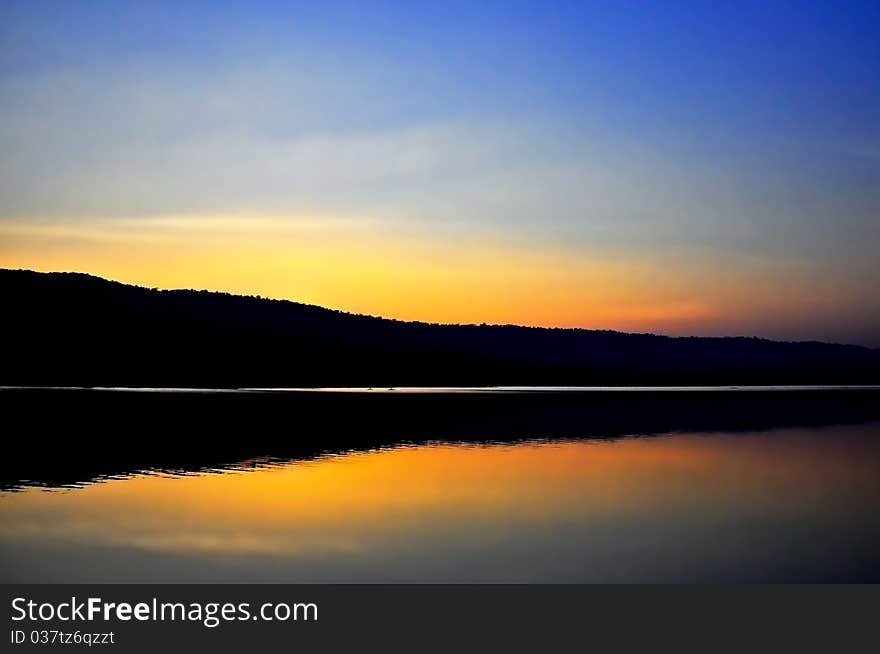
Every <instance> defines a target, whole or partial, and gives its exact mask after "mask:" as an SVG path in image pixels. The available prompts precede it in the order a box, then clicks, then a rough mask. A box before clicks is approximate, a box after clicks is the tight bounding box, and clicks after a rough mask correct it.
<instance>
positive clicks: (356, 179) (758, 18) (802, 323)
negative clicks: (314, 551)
mask: <svg viewBox="0 0 880 654" xmlns="http://www.w3.org/2000/svg"><path fill="white" fill-rule="evenodd" d="M0 18H2V20H0V230H3V229H5V230H6V232H5V234H6V235H5V237H4V233H3V232H2V231H0V240H5V241H6V244H5V245H4V244H3V243H2V241H0V257H2V258H3V259H5V260H6V261H7V262H8V263H9V264H10V265H11V264H16V265H26V264H28V261H33V262H34V263H33V267H39V266H43V267H45V266H48V265H51V264H52V260H51V258H49V257H48V254H47V253H48V252H50V251H53V252H54V251H60V250H62V249H63V248H64V247H65V246H64V243H61V242H60V241H59V238H60V237H58V236H57V230H56V231H54V232H53V231H51V228H55V227H57V226H58V225H62V226H63V227H64V230H65V231H64V234H65V235H66V236H65V238H67V239H68V241H70V242H69V243H68V244H67V247H68V250H67V252H68V254H69V256H65V257H61V258H58V259H57V262H58V265H62V264H70V265H76V266H78V267H79V268H83V269H88V268H93V269H94V270H90V271H91V272H103V273H105V274H116V275H117V276H122V277H125V276H126V275H125V271H124V270H123V269H121V268H118V267H117V268H114V267H113V266H110V265H109V264H108V263H107V258H106V256H103V255H101V256H97V255H96V254H95V252H96V251H95V250H88V252H89V254H88V255H86V254H85V252H86V250H82V251H81V255H80V258H77V257H75V256H74V254H73V253H74V252H75V251H76V248H77V247H80V245H81V243H82V242H83V240H87V239H89V238H97V236H96V234H99V233H100V232H102V230H105V231H106V230H108V229H111V230H115V229H119V226H120V225H123V226H124V225H135V224H139V225H140V224H142V223H143V221H144V220H150V219H153V218H155V219H159V220H166V221H167V220H168V219H169V217H173V218H174V221H177V222H175V224H179V222H180V221H184V222H185V221H186V220H187V218H188V217H190V218H191V219H192V221H193V222H192V223H191V225H192V226H193V230H192V231H193V238H195V237H197V236H198V233H199V230H200V229H210V228H209V227H205V225H206V224H208V223H206V222H205V221H206V217H224V220H225V219H226V218H228V217H230V216H235V217H237V219H238V220H240V221H241V224H240V225H239V226H238V227H237V229H240V230H244V231H247V229H248V226H247V225H248V223H247V220H248V217H252V219H253V220H263V221H264V222H263V223H261V224H265V220H266V219H267V217H268V218H270V219H271V220H272V221H275V222H274V223H273V224H278V225H280V226H282V227H283V226H284V225H285V224H286V221H288V222H290V223H291V224H292V223H297V224H298V222H297V221H300V222H301V221H302V220H303V217H304V216H307V217H308V218H309V220H310V221H311V222H312V223H314V222H317V223H319V224H320V223H321V222H322V221H325V222H326V224H327V225H331V224H332V225H336V224H338V223H339V221H345V222H346V224H353V225H354V228H353V230H352V232H351V233H352V234H353V236H352V238H353V239H358V238H363V239H364V242H370V243H372V242H374V241H375V239H376V238H379V237H387V240H388V242H389V243H392V242H393V243H398V244H399V243H403V242H404V241H403V240H401V239H404V240H405V239H414V240H415V241H417V242H419V243H428V244H431V247H432V248H436V249H437V251H438V254H437V256H438V258H442V255H443V254H444V253H451V252H453V251H456V248H460V247H461V246H462V244H463V243H467V244H469V247H472V248H475V251H476V250H479V248H485V249H486V250H487V251H491V252H492V253H494V254H493V256H494V257H495V259H493V260H502V259H504V256H505V255H504V254H503V253H504V252H508V253H509V257H508V259H507V260H506V261H508V262H514V261H519V260H520V257H525V259H522V260H523V261H525V260H530V259H529V257H532V256H539V255H540V258H541V261H551V262H552V261H553V260H554V257H556V258H558V260H559V261H561V262H565V263H564V264H563V265H562V267H565V266H568V267H571V266H574V268H576V270H574V272H573V273H572V274H573V275H574V277H576V278H577V279H578V280H580V281H578V282H577V283H575V282H572V283H571V286H572V290H571V294H569V295H568V296H566V298H560V299H559V306H555V305H554V306H553V307H544V308H543V309H541V308H540V307H539V308H535V301H534V298H518V297H517V295H516V290H515V289H514V288H513V287H514V286H516V285H508V286H510V287H511V288H510V289H508V290H507V291H505V292H507V293H508V295H509V296H507V298H506V300H505V307H506V308H505V310H504V311H503V312H496V313H491V315H489V319H496V318H497V319H504V320H510V321H513V322H526V323H535V322H537V323H541V324H544V323H548V322H550V323H554V324H556V323H560V324H574V323H576V324H581V323H585V324H583V326H587V327H589V326H597V327H620V328H627V329H629V328H633V329H644V330H651V331H654V330H656V331H665V332H669V333H694V332H696V333H756V334H760V335H768V336H773V337H779V338H823V339H831V340H847V341H855V342H864V343H869V344H874V345H880V301H878V299H877V297H876V296H877V295H878V294H877V293H876V292H875V289H874V286H875V280H876V279H877V278H878V276H880V257H878V255H877V253H876V246H877V243H878V237H880V127H878V125H880V121H878V117H880V38H878V37H880V5H878V4H877V3H868V2H863V3H856V2H834V3H832V2H790V3H786V2H773V3H766V2H761V3H757V2H755V3H751V2H740V3H726V4H724V3H712V2H664V3H640V2H615V3H588V2H555V3H547V2H503V3H502V2H490V3H481V2H461V3H441V2H437V3H392V2H322V3H281V2H273V3H260V2H246V3H244V2H242V3H222V2H211V3H186V2H175V3H161V2H144V3H138V2H130V3H128V2H127V3H118V2H115V3H114V2H106V3H105V2H64V3H59V2H6V3H4V5H3V8H2V9H0ZM138 221H140V222H138ZM157 224H158V223H157ZM211 224H216V223H211ZM224 224H228V223H224ZM310 224H311V223H310ZM4 225H5V227H4ZM78 226H79V227H80V228H81V230H82V232H81V233H80V234H79V235H74V236H71V234H72V233H73V232H71V230H74V231H75V230H76V229H77V227H78ZM328 229H329V227H328ZM28 230H30V231H28ZM47 230H49V231H47ZM383 235H384V236H383ZM142 238H144V236H143V234H142V233H141V232H137V233H132V235H131V239H130V242H128V243H127V244H126V246H127V247H130V248H137V247H138V239H142ZM209 241H210V234H206V239H204V242H209ZM406 242H407V243H410V241H406ZM169 247H170V246H169ZM180 247H183V246H180ZM187 247H191V244H190V245H189V246H187ZM389 247H390V246H389ZM395 247H396V248H397V250H399V249H401V248H404V247H410V246H409V245H407V246H404V245H398V246H395ZM146 251H147V250H146V249H143V248H142V249H141V250H139V252H141V253H143V252H146ZM395 251H396V250H395ZM38 255H39V256H38ZM291 256H294V255H293V254H292V255H291ZM340 256H341V255H340ZM88 257H91V258H88ZM102 257H103V258H102ZM3 259H0V263H2V262H3ZM331 259H332V257H331ZM250 261H252V259H250ZM71 262H73V263H71ZM572 262H574V263H572ZM578 262H581V263H580V264H578ZM596 262H607V266H606V268H602V267H601V266H600V267H599V268H598V269H596V268H590V270H586V269H585V268H584V266H586V265H587V263H590V265H592V264H595V263H596ZM646 262H647V263H646ZM92 264H94V265H92ZM618 264H620V265H624V267H625V266H626V265H629V267H630V269H631V270H633V271H634V272H633V273H632V275H631V276H630V278H626V279H625V277H626V274H625V273H623V272H614V274H610V273H609V274H608V275H607V276H605V275H604V273H602V272H597V270H606V269H607V270H612V269H614V266H616V265H618ZM156 265H157V266H159V265H160V262H158V261H157V264H156ZM330 265H332V264H330ZM400 265H401V266H403V265H404V264H403V263H401V264H400ZM542 265H549V264H542ZM242 266H244V264H243V263H242ZM578 266H580V267H578ZM562 267H561V268H560V270H561V269H562ZM144 270H145V269H144ZM144 270H140V271H139V272H138V274H137V275H134V276H130V277H131V281H138V282H144V283H145V282H147V281H148V280H146V279H144V278H143V277H144V276H145V275H146V276H148V274H147V272H144ZM615 270H616V269H615ZM186 272H187V273H189V274H192V272H193V270H192V268H187V270H186ZM270 273H271V271H268V270H267V272H266V274H265V276H264V277H259V278H254V279H253V280H252V285H255V286H256V287H255V288H253V289H252V290H253V292H260V291H261V290H265V288H264V286H266V285H267V284H268V287H269V292H273V293H276V294H278V293H283V294H284V295H285V296H290V297H300V296H301V294H302V293H300V292H298V291H299V290H302V291H303V292H305V291H306V290H308V293H307V294H309V293H310V295H309V298H310V299H313V300H314V301H317V302H320V303H335V304H336V305H340V304H342V305H346V304H351V302H352V301H353V300H352V299H351V297H352V295H345V294H339V293H337V294H334V293H329V292H328V293H327V294H325V295H321V293H320V292H318V291H317V290H315V289H305V287H298V286H297V285H296V284H294V285H293V287H292V288H290V290H289V291H286V290H285V289H286V288H287V287H286V286H283V285H280V282H279V284H277V285H276V284H271V283H269V282H268V281H266V280H268V279H269V276H270ZM297 274H305V273H297ZM313 274H315V275H321V274H323V272H322V271H321V270H315V271H313ZM400 274H401V275H406V270H405V269H403V268H401V271H400ZM437 274H441V273H437ZM558 274H560V275H561V274H562V273H558ZM182 275H183V271H182V272H181V277H180V278H179V283H180V284H182V285H186V279H184V278H183V276H182ZM501 275H502V273H501V272H496V273H487V276H485V277H481V276H480V275H479V274H477V273H474V284H475V285H477V286H480V285H481V284H482V285H484V287H485V289H486V293H487V294H489V293H490V292H491V293H495V292H497V288H496V286H497V284H498V283H500V282H498V279H499V277H500V276H501ZM551 277H552V276H551ZM261 279H262V280H263V281H260V280H261ZM548 279H550V277H548ZM652 279H653V280H655V281H656V284H657V297H658V298H660V299H661V300H662V299H663V298H666V299H665V300H663V301H667V303H668V307H669V311H665V312H664V311H661V310H660V309H659V308H658V307H653V308H650V307H648V308H646V310H645V312H644V315H645V319H644V320H641V321H640V320H638V319H637V318H636V316H638V309H639V306H638V303H639V302H644V301H645V300H644V293H642V292H641V291H639V292H636V290H634V289H636V288H638V289H642V288H643V287H645V288H647V286H648V285H649V282H650V281H651V280H652ZM203 280H204V283H206V284H208V283H211V278H210V277H204V276H197V279H196V280H194V281H193V284H195V283H197V282H201V281H203ZM285 280H286V281H285V284H286V283H288V282H289V279H288V278H286V277H285ZM708 280H715V281H708ZM175 281H178V280H177V279H175ZM606 281H607V282H608V283H616V284H620V287H621V291H620V297H621V298H624V299H622V300H620V302H618V304H619V305H620V306H618V308H617V309H615V310H614V311H611V310H609V311H600V310H598V309H597V311H596V312H594V313H593V314H591V313H590V311H589V308H590V307H592V306H598V305H597V304H596V303H597V302H600V301H604V302H606V303H607V302H609V301H610V300H608V298H606V297H605V295H604V294H598V291H597V292H592V293H591V292H586V293H585V295H584V296H583V297H580V296H578V295H577V290H576V289H577V287H578V286H579V284H580V285H581V286H583V287H585V288H587V289H588V290H589V289H590V288H593V287H596V288H598V287H599V286H600V285H601V284H602V283H603V282H606ZM168 283H171V281H170V280H169V282H168ZM218 283H219V282H218ZM377 283H379V282H377ZM547 283H548V284H551V283H556V282H552V281H548V282H547ZM224 284H226V282H224ZM493 284H495V285H496V286H493ZM226 285H227V286H228V285H229V284H226ZM233 286H234V287H235V288H236V289H237V290H248V289H249V288H250V287H249V286H246V285H245V286H236V285H233ZM756 287H760V292H758V293H757V296H754V295H753V294H752V291H751V289H753V288H756ZM436 288H437V292H438V293H443V292H444V291H443V285H442V284H441V283H439V281H438V283H437V287H436ZM493 289H494V290H493ZM350 290H351V294H354V293H355V290H357V289H355V288H354V287H353V286H352V288H351V289H350ZM362 290H364V293H365V294H366V295H367V296H368V295H369V292H368V291H369V290H370V289H362ZM459 290H460V289H458V288H457V287H452V286H450V287H449V288H447V289H446V291H445V292H447V293H453V292H459ZM413 292H415V291H413ZM532 292H538V291H534V290H533V291H532ZM664 294H665V295H664ZM599 295H602V297H603V298H605V299H604V300H603V299H602V298H599ZM404 296H405V294H403V295H400V294H398V295H395V294H394V293H391V292H390V291H388V292H386V293H385V294H384V295H382V297H384V298H385V300H383V302H386V303H385V304H382V303H381V302H380V303H379V304H380V306H377V307H376V308H375V309H374V310H373V311H370V312H371V313H386V314H394V315H401V316H405V317H419V316H416V315H413V314H412V313H410V312H408V310H406V309H405V307H407V306H411V305H412V302H413V300H412V299H411V298H410V299H407V298H406V297H404ZM394 297H397V298H398V300H397V301H398V302H399V305H395V304H394V300H393V299H391V298H394ZM793 298H794V299H793ZM374 299H375V301H377V302H378V301H379V298H378V296H377V297H376V298H374ZM752 299H754V301H752ZM518 302H519V305H520V306H524V307H527V308H526V309H523V312H522V315H521V317H519V316H518V314H517V312H516V310H515V308H516V306H517V304H518ZM566 302H567V303H568V305H569V306H576V307H578V309H577V311H574V312H570V315H569V314H566V313H565V311H564V307H563V305H564V304H565V303H566ZM661 304H662V302H661ZM447 305H448V303H447V304H444V303H443V302H438V306H447ZM623 305H626V306H625V307H624V308H621V307H622V306H623ZM685 305H686V306H688V307H691V308H693V311H691V310H690V309H689V310H688V311H690V313H689V312H688V311H685V312H684V313H682V314H681V316H680V319H678V318H674V316H675V315H678V314H676V312H675V311H673V308H674V307H681V306H685ZM413 306H414V305H413ZM419 306H422V305H419ZM396 307H397V308H396ZM695 307H699V310H697V309H696V308H695ZM340 308H351V307H349V306H340ZM357 308H359V309H364V310H368V309H369V307H364V306H358V307H357ZM624 309H625V310H624ZM499 311H500V310H499ZM535 316H538V317H537V318H535ZM591 316H595V317H596V318H595V321H594V320H593V319H591ZM615 316H617V317H616V318H615ZM652 316H653V318H652ZM657 316H661V318H657ZM662 316H667V317H666V318H663V317H662ZM668 316H673V318H668ZM427 317H429V318H431V319H442V317H443V315H442V312H440V313H439V314H437V315H433V314H432V315H431V316H427ZM479 318H480V316H478V315H476V313H467V314H463V313H461V312H456V311H452V313H451V314H450V319H451V320H459V319H474V320H478V319H479ZM603 321H604V322H603ZM615 321H617V322H615ZM652 321H653V322H652Z"/></svg>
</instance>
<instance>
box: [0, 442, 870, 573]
mask: <svg viewBox="0 0 880 654" xmlns="http://www.w3.org/2000/svg"><path fill="white" fill-rule="evenodd" d="M836 429H837V431H838V432H839V431H841V429H843V431H844V434H845V438H839V437H829V436H827V435H824V434H822V433H821V431H818V432H810V433H808V434H804V433H801V432H797V431H791V432H787V433H776V434H774V435H772V437H771V436H767V435H760V434H753V435H742V434H741V435H733V436H724V437H718V436H711V435H709V436H700V435H687V436H680V435H679V436H670V437H660V438H628V439H623V440H616V441H589V442H561V443H525V444H515V445H491V446H465V445H435V446H421V447H400V448H396V449H391V450H384V451H377V452H368V453H352V454H346V455H340V456H332V457H326V458H322V459H318V460H315V461H309V462H299V463H291V464H286V465H281V466H273V467H262V468H259V469H257V470H256V471H254V472H227V473H225V474H202V475H193V476H184V477H170V476H160V475H150V476H135V477H130V478H127V479H114V480H108V481H104V482H102V483H97V484H92V485H89V486H86V487H84V488H78V489H70V490H62V491H55V492H47V491H44V490H39V489H28V490H25V491H22V492H19V493H11V494H5V495H3V496H2V497H0V525H2V526H0V539H2V541H3V545H4V548H8V547H9V546H10V545H11V544H13V543H20V544H24V543H26V542H28V541H35V542H36V541H39V542H46V541H59V542H77V543H80V544H83V543H85V544H97V545H101V546H114V547H129V548H137V549H146V550H151V551H159V552H161V551H174V552H191V553H199V554H200V555H202V556H205V555H212V556H222V555H224V554H231V553H235V554H248V553H250V554H254V555H257V554H262V555H272V556H278V557H289V556H297V555H300V554H303V553H310V554H327V553H337V554H344V553H346V552H348V553H356V552H364V551H377V550H382V549H384V548H389V549H395V548H397V549H399V548H406V547H409V546H412V547H418V546H420V545H419V544H420V543H423V541H424V540H425V539H426V538H430V539H431V540H432V542H435V543H436V542H447V543H448V542H455V543H458V544H459V545H462V544H464V545H467V546H474V545H475V544H479V543H486V542H503V541H504V540H505V539H509V538H515V537H518V536H521V535H522V534H523V532H524V530H526V531H528V530H542V529H543V530H548V529H557V528H560V525H562V526H563V527H564V526H565V525H567V524H572V523H577V524H579V525H582V526H585V527H587V528H588V527H589V525H590V524H594V523H595V524H597V525H599V524H607V523H608V522H609V521H623V522H627V521H639V520H645V519H648V520H657V519H661V520H662V517H663V516H666V515H668V516H677V518H676V519H680V518H681V516H683V515H686V516H687V517H688V519H689V520H692V521H695V522H700V521H705V520H717V519H718V517H719V514H720V515H722V517H723V515H724V514H725V512H742V511H746V512H749V513H750V514H768V515H775V516H781V517H783V518H796V517H797V516H798V515H800V514H803V513H809V514H812V515H815V514H817V513H818V514H822V513H825V512H831V511H839V510H840V506H846V502H849V501H851V500H858V499H859V498H861V499H862V500H864V498H866V497H871V498H876V497H877V493H878V481H877V480H878V472H880V470H878V465H877V458H876V457H875V456H863V452H862V450H863V449H864V450H867V449H869V448H873V449H871V451H872V452H873V451H874V449H876V445H875V439H873V438H871V433H869V432H867V431H864V428H862V427H851V428H836ZM860 444H861V445H860Z"/></svg>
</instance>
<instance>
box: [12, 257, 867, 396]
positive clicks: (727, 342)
mask: <svg viewBox="0 0 880 654" xmlns="http://www.w3.org/2000/svg"><path fill="white" fill-rule="evenodd" d="M0 292H2V294H3V297H2V301H3V303H4V305H5V307H6V311H5V313H6V314H7V318H6V319H5V320H4V321H3V325H2V327H0V335H2V336H3V337H4V339H5V342H7V343H13V342H14V343H17V344H18V345H19V347H16V348H14V350H13V355H12V356H11V357H10V358H9V359H8V361H7V365H5V366H3V367H2V368H0V383H13V382H15V383H24V382H28V383H37V384H44V383H45V384H48V383H54V382H58V381H60V380H67V381H80V382H87V381H95V382H96V384H95V385H100V384H103V383H104V382H107V383H114V384H115V383H121V382H125V384H126V385H134V386H138V385H149V384H153V383H157V382H161V383H174V384H175V385H179V384H180V383H181V382H186V383H185V384H183V385H188V384H195V385H204V383H206V382H210V383H211V385H220V386H235V385H252V384H256V385H284V386H289V385H292V384H293V383H295V384H297V385H304V386H317V385H321V386H349V385H364V386H369V385H383V384H386V383H388V384H389V385H398V386H401V385H441V384H442V385H496V384H522V385H529V384H538V383H541V384H543V383H549V384H563V383H565V384H574V385H589V384H597V383H598V384H610V385H627V384H642V383H658V384H677V383H697V384H704V383H705V384H709V383H733V384H745V383H859V384H861V383H876V382H877V381H878V379H880V375H878V371H880V350H877V349H873V348H869V347H865V346H861V345H849V344H836V343H824V342H820V341H774V340H770V339H766V338H759V337H752V336H666V335H659V334H647V333H628V332H620V331H615V330H596V329H582V328H568V327H533V326H521V325H487V324H438V323H427V322H422V321H403V320H398V319H394V318H383V317H378V316H370V315H364V314H354V313H348V312H345V311H340V310H337V309H330V308H325V307H320V306H317V305H310V304H304V303H300V302H295V301H292V300H283V299H270V298H262V297H260V296H245V295H233V294H229V293H223V292H218V291H205V290H192V289H173V290H159V289H154V288H148V287H142V286H135V285H131V284H124V283H122V282H116V281H112V280H107V279H104V278H101V277H97V276H95V275H90V274H88V273H79V272H76V273H74V272H70V273H67V272H59V273H41V272H35V271H30V270H12V269H0Z"/></svg>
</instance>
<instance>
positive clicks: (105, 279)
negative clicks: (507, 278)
mask: <svg viewBox="0 0 880 654" xmlns="http://www.w3.org/2000/svg"><path fill="white" fill-rule="evenodd" d="M0 272H23V273H31V274H35V275H80V276H83V277H91V278H93V279H98V280H101V281H103V282H107V283H110V284H119V285H121V286H130V287H132V288H138V289H142V290H146V291H155V292H168V293H172V292H183V293H211V294H214V295H227V296H232V297H240V298H249V299H253V300H264V301H268V302H287V303H290V304H296V305H300V306H304V307H312V308H316V309H321V310H323V311H331V312H334V313H342V314H346V315H349V316H355V317H361V318H372V319H374V320H387V321H389V322H399V323H404V324H413V325H436V326H438V327H497V328H516V329H536V330H542V329H543V330H554V331H571V332H577V331H581V332H605V333H612V334H622V335H629V336H653V337H655V338H669V339H690V338H700V339H703V338H705V339H731V340H735V339H744V340H758V341H767V342H770V343H803V344H817V345H835V346H842V347H855V348H859V349H864V350H870V351H880V347H872V346H869V345H860V344H858V343H843V342H837V341H820V340H816V339H806V340H785V339H774V338H767V337H765V336H756V335H745V334H738V335H729V334H728V335H724V336H707V335H698V334H664V333H657V332H628V331H622V330H619V329H607V328H596V327H560V326H547V325H525V324H518V323H487V322H482V323H476V322H471V323H454V322H430V321H425V320H404V319H400V318H393V317H387V316H382V315H377V314H368V313H355V312H353V311H348V310H345V309H336V308H332V307H327V306H323V305H320V304H310V303H307V302H300V301H299V300H294V299H291V298H278V297H268V296H263V295H252V294H243V293H231V292H229V291H219V290H212V289H207V288H201V289H199V288H194V287H191V288H184V287H176V288H168V287H164V288H163V287H158V286H143V285H141V284H136V283H132V282H124V281H120V280H117V279H110V278H108V277H102V276H100V275H96V274H94V273H91V272H85V271H80V270H48V271H47V270H34V269H31V268H5V267H0Z"/></svg>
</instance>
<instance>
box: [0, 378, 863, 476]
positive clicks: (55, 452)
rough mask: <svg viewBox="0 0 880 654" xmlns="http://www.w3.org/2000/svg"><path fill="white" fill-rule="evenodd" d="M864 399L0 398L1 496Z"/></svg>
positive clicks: (812, 394)
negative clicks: (27, 489)
mask: <svg viewBox="0 0 880 654" xmlns="http://www.w3.org/2000/svg"><path fill="white" fill-rule="evenodd" d="M878 399H880V392H878V391H876V390H869V389H862V390H810V391H774V392H761V391H739V392H705V391H704V392H700V391H696V392H694V391H663V392H656V391H629V392H619V391H618V392H615V391H589V392H577V393H572V392H567V393H552V392H531V393H475V394H471V393H420V394H404V393H384V394H377V393H310V392H252V393H235V392H217V393H192V392H163V393H137V392H111V391H92V390H50V389H6V390H0V409H2V412H3V415H4V422H5V423H6V425H7V426H14V427H11V428H10V429H9V430H8V432H7V433H8V434H9V435H8V437H7V441H6V447H7V452H6V454H5V455H4V457H3V458H2V463H0V487H2V488H6V489H11V488H17V487H23V486H50V487H52V486H66V485H76V484H83V483H89V482H91V481H95V480H97V479H101V478H107V477H114V476H125V475H129V474H132V473H135V472H142V471H166V472H175V473H186V472H197V471H205V470H222V469H229V468H239V469H241V468H247V467H249V466H254V465H262V464H264V463H266V462H271V461H288V460H298V459H309V458H314V457H316V456H320V455H322V454H327V453H333V452H342V451H350V450H362V449H370V448H377V447H388V446H393V445H397V444H401V443H422V442H428V441H436V440H442V441H450V442H456V441H460V442H514V441H518V440H527V439H571V438H614V437H619V436H624V435H630V434H640V435H655V434H663V433H668V432H689V431H692V432H698V431H730V432H737V431H756V430H767V429H773V428H779V427H797V426H823V425H834V424H847V423H859V422H867V421H871V420H877V419H880V402H878Z"/></svg>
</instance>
